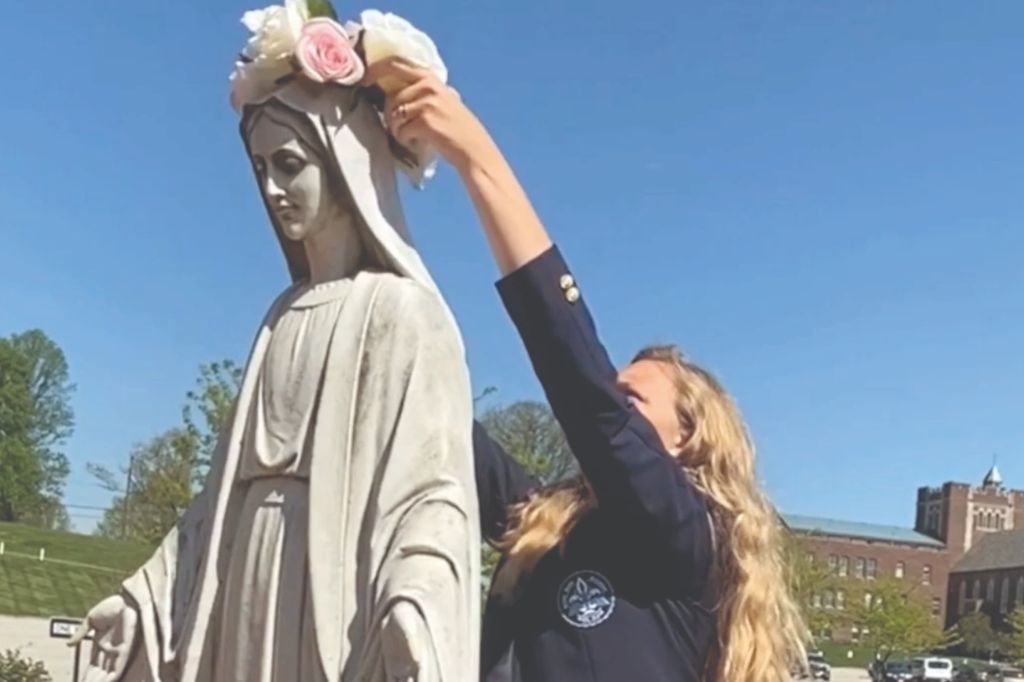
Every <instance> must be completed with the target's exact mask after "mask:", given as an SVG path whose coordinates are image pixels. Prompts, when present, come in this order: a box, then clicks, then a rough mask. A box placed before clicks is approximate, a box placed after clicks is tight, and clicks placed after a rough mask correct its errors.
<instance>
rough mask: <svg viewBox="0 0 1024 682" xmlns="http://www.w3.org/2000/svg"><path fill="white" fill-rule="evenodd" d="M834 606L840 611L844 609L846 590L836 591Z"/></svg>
mask: <svg viewBox="0 0 1024 682" xmlns="http://www.w3.org/2000/svg"><path fill="white" fill-rule="evenodd" d="M836 608H837V609H839V610H840V611H845V610H846V592H843V591H842V590H839V591H838V592H836Z"/></svg>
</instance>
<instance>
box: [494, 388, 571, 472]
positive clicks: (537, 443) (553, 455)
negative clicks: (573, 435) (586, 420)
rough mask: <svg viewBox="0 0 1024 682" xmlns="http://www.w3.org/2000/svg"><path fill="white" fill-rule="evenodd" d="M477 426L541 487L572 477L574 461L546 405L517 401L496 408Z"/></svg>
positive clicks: (563, 436) (560, 429) (562, 434)
mask: <svg viewBox="0 0 1024 682" xmlns="http://www.w3.org/2000/svg"><path fill="white" fill-rule="evenodd" d="M480 422H481V423H482V424H483V425H484V428H486V429H487V432H488V433H489V434H490V436H491V438H493V439H494V440H496V441H497V442H498V443H499V444H500V445H501V446H502V447H503V448H504V449H505V451H506V452H508V453H509V454H510V455H511V456H512V457H514V458H515V459H516V461H517V462H519V463H520V464H521V465H522V466H523V468H525V469H526V470H527V471H528V472H529V473H530V474H531V475H533V476H536V477H537V478H538V479H540V480H541V481H542V482H543V483H552V482H554V481H558V480H561V479H563V478H565V477H567V476H569V475H572V474H573V473H575V471H576V461H575V460H574V459H573V456H572V452H571V451H570V450H569V444H568V443H567V442H566V440H565V434H564V433H562V428H561V427H560V426H559V425H558V421H557V420H556V419H555V416H554V414H552V413H551V410H550V408H548V406H547V405H544V404H543V403H538V402H534V401H520V402H515V403H512V404H510V405H506V406H503V407H495V408H492V409H490V410H487V411H486V412H485V413H484V414H483V416H482V417H481V418H480Z"/></svg>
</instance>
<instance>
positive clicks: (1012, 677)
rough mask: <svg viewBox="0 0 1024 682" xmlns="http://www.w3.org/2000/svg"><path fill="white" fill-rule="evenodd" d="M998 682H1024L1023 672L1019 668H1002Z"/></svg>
mask: <svg viewBox="0 0 1024 682" xmlns="http://www.w3.org/2000/svg"><path fill="white" fill-rule="evenodd" d="M1001 672H1002V676H1001V677H1000V682H1024V670H1021V669H1020V668H1003V670H1002V671H1001Z"/></svg>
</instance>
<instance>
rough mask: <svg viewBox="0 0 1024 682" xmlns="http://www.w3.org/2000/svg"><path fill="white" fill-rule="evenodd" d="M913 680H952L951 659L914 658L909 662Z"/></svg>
mask: <svg viewBox="0 0 1024 682" xmlns="http://www.w3.org/2000/svg"><path fill="white" fill-rule="evenodd" d="M910 669H911V672H912V677H911V679H912V680H914V682H931V681H932V680H948V681H949V682H952V680H953V661H951V660H949V659H948V658H933V657H928V658H915V659H913V660H912V661H911V662H910Z"/></svg>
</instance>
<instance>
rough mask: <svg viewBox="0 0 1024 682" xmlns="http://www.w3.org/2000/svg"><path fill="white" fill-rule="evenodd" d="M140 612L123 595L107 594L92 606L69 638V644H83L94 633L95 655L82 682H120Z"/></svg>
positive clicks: (91, 657)
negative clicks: (111, 595) (109, 595)
mask: <svg viewBox="0 0 1024 682" xmlns="http://www.w3.org/2000/svg"><path fill="white" fill-rule="evenodd" d="M138 623H139V614H138V612H137V611H136V610H135V608H134V607H133V606H131V605H130V604H128V602H126V601H125V600H124V597H122V596H120V595H114V596H113V597H107V598H106V599H104V600H103V601H101V602H100V603H99V604H97V605H96V606H94V607H92V610H91V611H89V614H88V615H87V616H86V617H85V622H83V623H82V624H81V625H80V626H78V630H76V631H75V634H74V635H72V637H71V639H70V640H68V645H69V646H75V645H77V644H78V643H80V642H81V641H82V640H83V639H85V636H86V635H88V634H89V632H90V631H91V632H92V633H93V643H92V655H91V656H90V659H89V665H88V666H87V667H86V669H85V673H84V676H83V677H82V680H83V682H117V680H120V679H121V676H122V675H124V671H125V668H126V667H127V666H128V659H129V658H130V657H131V654H132V648H133V647H134V645H135V639H136V633H137V630H138Z"/></svg>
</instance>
